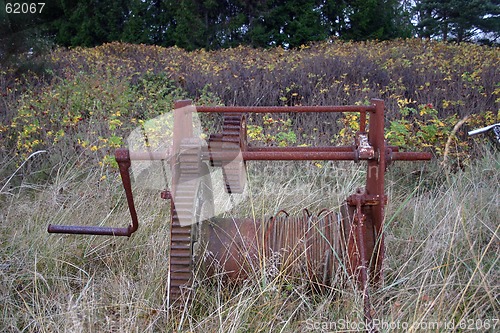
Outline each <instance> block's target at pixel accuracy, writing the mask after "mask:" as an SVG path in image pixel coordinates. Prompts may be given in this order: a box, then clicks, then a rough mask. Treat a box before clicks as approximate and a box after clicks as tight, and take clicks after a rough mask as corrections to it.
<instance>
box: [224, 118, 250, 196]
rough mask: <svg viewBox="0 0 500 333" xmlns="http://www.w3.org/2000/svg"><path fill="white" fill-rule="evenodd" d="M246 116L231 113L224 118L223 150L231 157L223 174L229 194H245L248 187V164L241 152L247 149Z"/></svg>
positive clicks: (225, 164) (225, 162)
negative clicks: (246, 186)
mask: <svg viewBox="0 0 500 333" xmlns="http://www.w3.org/2000/svg"><path fill="white" fill-rule="evenodd" d="M246 133H247V131H246V116H245V115H244V114H242V113H229V114H227V115H225V116H224V125H223V128H222V138H221V141H222V142H221V144H220V146H221V150H222V151H223V152H224V153H227V154H228V155H230V156H231V158H232V159H231V160H230V161H223V162H222V174H223V176H224V182H225V185H226V191H227V193H243V190H244V189H245V185H246V164H245V161H244V160H243V157H242V155H241V152H242V151H244V150H245V149H246V142H247V139H246Z"/></svg>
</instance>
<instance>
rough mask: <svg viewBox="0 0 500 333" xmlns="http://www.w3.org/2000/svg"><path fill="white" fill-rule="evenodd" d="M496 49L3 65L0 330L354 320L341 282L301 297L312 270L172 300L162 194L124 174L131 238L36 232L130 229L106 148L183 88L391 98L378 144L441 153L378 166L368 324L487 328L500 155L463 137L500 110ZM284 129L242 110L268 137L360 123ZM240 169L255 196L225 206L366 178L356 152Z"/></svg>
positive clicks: (272, 207)
mask: <svg viewBox="0 0 500 333" xmlns="http://www.w3.org/2000/svg"><path fill="white" fill-rule="evenodd" d="M498 52H499V51H498V49H495V48H487V47H480V46H477V45H468V44H461V45H455V44H445V43H437V42H430V41H421V40H407V41H402V40H400V41H392V42H381V43H377V42H367V43H344V42H340V41H331V42H326V43H319V44H314V45H311V46H304V47H303V48H300V49H297V50H283V49H279V48H278V49H270V50H259V49H249V48H244V47H241V48H235V49H230V50H221V51H217V52H204V51H197V52H193V53H187V52H185V51H183V50H180V49H177V48H170V49H164V48H159V47H154V46H145V45H127V44H120V43H112V44H106V45H103V46H100V47H96V48H92V49H80V48H77V49H74V50H63V49H57V50H54V51H52V52H51V53H49V54H48V55H46V56H44V57H42V58H40V59H37V60H36V61H35V60H33V59H27V60H26V59H25V60H24V61H25V63H24V64H23V63H21V65H20V66H19V67H18V68H17V69H16V68H14V67H13V68H7V69H0V92H1V94H0V313H1V320H0V331H1V332H37V333H38V332H336V331H339V332H342V331H349V330H351V331H356V329H357V328H361V327H360V325H362V323H363V300H362V298H361V296H360V291H359V290H358V289H357V287H356V286H355V285H353V284H352V283H351V284H350V283H349V282H347V283H346V284H345V286H344V287H342V288H336V287H335V288H330V289H329V290H327V291H326V292H324V293H323V294H313V293H311V292H310V290H309V284H308V282H307V281H302V282H300V281H299V282H295V283H293V284H291V283H290V282H288V281H287V280H286V279H285V278H284V277H283V276H282V275H280V274H277V275H275V276H274V278H270V276H269V275H267V272H260V271H256V272H255V276H254V277H253V278H252V279H250V280H249V281H246V282H245V283H242V284H241V285H237V286H230V285H225V284H222V283H221V282H220V281H218V280H217V279H212V280H211V281H205V280H204V281H202V282H201V283H200V285H199V287H198V288H197V289H196V290H195V291H194V293H193V295H192V296H193V302H192V303H191V304H190V305H189V306H187V307H186V308H184V309H180V310H176V311H169V310H168V309H167V308H166V307H165V293H166V276H167V262H168V252H167V248H168V234H169V226H168V221H169V218H170V217H169V206H168V202H166V201H163V200H162V199H161V198H160V196H159V191H158V189H154V190H153V189H147V188H143V187H141V186H138V185H140V184H135V185H136V186H135V194H136V201H137V206H138V213H139V217H140V229H139V230H138V231H137V232H136V233H135V234H134V235H133V236H132V237H130V238H129V239H127V238H111V237H102V236H74V235H73V236H72V235H54V234H48V233H47V231H46V229H47V225H48V224H49V223H52V224H78V225H107V226H126V225H127V224H128V223H129V219H130V218H129V214H128V210H127V206H126V200H125V195H124V191H123V189H122V187H121V181H120V178H119V174H118V172H117V170H116V169H115V168H113V166H112V165H113V163H112V162H113V161H112V158H111V157H110V156H112V152H113V150H114V149H115V148H117V147H120V146H123V145H124V144H125V138H126V137H127V135H128V134H129V133H130V131H131V130H132V129H134V128H136V127H137V126H140V125H141V124H142V123H144V121H145V120H147V119H150V118H153V117H155V116H157V115H159V114H161V113H162V112H164V111H165V110H170V109H171V107H172V103H173V101H174V100H175V99H180V98H191V99H193V100H194V101H195V102H196V103H197V104H212V105H213V104H225V105H231V104H238V105H299V104H300V105H328V104H336V105H340V104H363V103H366V102H367V100H369V99H370V98H382V99H384V101H385V102H386V107H387V119H386V120H387V122H386V131H387V132H386V133H391V134H390V135H389V134H388V138H389V139H392V140H397V142H398V144H399V143H401V144H402V145H403V146H404V147H405V148H407V149H410V150H431V151H432V152H433V156H434V159H433V160H432V161H431V162H428V163H420V162H419V163H410V162H395V163H394V164H393V165H392V166H391V169H390V171H389V172H388V176H387V177H388V178H387V181H386V192H387V194H388V196H389V204H388V206H387V209H386V230H385V235H386V246H387V251H386V258H385V263H384V272H385V280H384V283H383V285H382V286H381V287H380V288H379V289H377V290H371V301H372V304H373V310H374V313H373V316H374V318H376V320H377V321H378V324H379V329H380V331H381V332H394V331H396V332H452V331H458V332H473V331H479V332H496V331H498V330H499V329H500V328H499V327H500V323H499V322H498V320H499V319H500V316H499V312H500V311H499V310H500V298H499V295H500V290H499V289H500V283H499V282H500V281H499V265H498V258H499V252H500V242H499V223H498V220H499V219H498V217H499V216H500V204H499V199H500V195H499V194H500V193H499V186H498V184H499V183H500V156H499V154H498V149H496V148H495V147H493V146H491V145H488V144H486V143H485V142H484V141H483V140H481V139H479V138H476V139H470V138H467V137H466V131H467V130H468V129H471V128H474V127H477V126H479V125H489V124H492V123H495V122H499V121H500V113H499V112H498V110H499V105H500V99H499V98H498V97H499V95H500V79H499V72H498V54H499V53H498ZM20 59H21V58H20ZM21 60H22V59H21ZM21 60H20V61H21ZM21 62H22V61H21ZM4 111H5V112H4ZM465 116H470V118H469V120H468V121H467V122H466V124H464V126H462V127H460V128H459V129H457V131H456V132H453V131H452V129H453V127H454V125H455V124H456V123H457V122H458V121H459V120H460V119H463V118H464V117H465ZM205 121H208V125H207V127H216V126H215V125H214V124H215V122H211V121H214V120H213V119H208V120H205ZM288 121H289V120H288V119H281V118H280V119H270V118H269V117H268V118H262V119H254V123H253V127H249V131H250V133H251V134H252V135H253V137H250V139H251V140H253V141H254V143H262V142H263V141H264V142H266V143H267V144H272V145H275V146H277V145H293V144H308V145H311V144H318V143H321V144H325V143H333V144H339V143H351V142H352V133H353V131H351V132H349V131H344V132H342V131H341V128H343V126H344V125H352V124H353V118H348V117H347V116H345V115H340V116H339V117H337V118H333V119H325V118H318V117H317V118H307V119H306V120H300V119H292V120H291V121H290V122H288ZM205 124H207V123H205ZM266 124H267V125H266ZM307 126H309V127H307ZM448 138H451V139H450V140H449V141H448ZM446 142H449V148H450V150H449V155H448V156H447V158H448V162H447V164H445V165H444V166H443V164H442V162H443V159H444V156H443V155H444V154H443V152H444V150H445V146H444V144H445V143H446ZM249 177H250V183H249V190H248V196H247V197H246V198H245V199H244V200H243V201H242V202H241V203H240V204H239V205H238V207H236V208H235V209H233V210H232V211H231V212H229V213H228V214H233V215H234V216H240V217H241V216H246V217H248V216H253V217H256V218H261V217H262V216H269V215H273V214H275V213H277V211H279V210H280V209H286V210H287V211H289V212H290V213H291V214H299V213H300V212H301V210H302V209H303V208H309V209H311V211H319V209H321V208H325V207H326V208H329V209H331V210H333V211H338V210H339V208H340V205H341V204H342V202H343V200H345V198H346V197H347V196H348V195H349V194H352V193H353V192H354V191H355V189H356V188H357V187H359V186H363V181H364V177H365V169H363V164H362V163H361V165H356V164H354V163H324V162H321V161H315V162H310V163H305V162H304V163H303V162H300V163H297V164H290V163H270V164H264V163H257V162H255V163H249Z"/></svg>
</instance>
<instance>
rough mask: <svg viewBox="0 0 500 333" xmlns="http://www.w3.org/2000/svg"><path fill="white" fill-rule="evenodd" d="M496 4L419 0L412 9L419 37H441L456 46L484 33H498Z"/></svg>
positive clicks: (469, 0) (499, 18) (488, 1)
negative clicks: (417, 18)
mask: <svg viewBox="0 0 500 333" xmlns="http://www.w3.org/2000/svg"><path fill="white" fill-rule="evenodd" d="M499 5H500V1H498V0H494V1H491V0H442V1H433V0H420V1H418V3H417V5H416V6H415V10H416V12H417V14H418V17H419V23H418V25H417V27H418V32H419V35H420V36H421V37H427V38H431V37H440V38H441V39H442V40H444V41H447V40H449V39H453V40H456V41H458V42H461V41H465V40H470V39H471V37H472V36H474V35H477V33H478V31H482V32H483V33H488V32H492V33H494V34H497V35H498V34H499V32H500V30H499V29H500V16H499V15H500V6H499Z"/></svg>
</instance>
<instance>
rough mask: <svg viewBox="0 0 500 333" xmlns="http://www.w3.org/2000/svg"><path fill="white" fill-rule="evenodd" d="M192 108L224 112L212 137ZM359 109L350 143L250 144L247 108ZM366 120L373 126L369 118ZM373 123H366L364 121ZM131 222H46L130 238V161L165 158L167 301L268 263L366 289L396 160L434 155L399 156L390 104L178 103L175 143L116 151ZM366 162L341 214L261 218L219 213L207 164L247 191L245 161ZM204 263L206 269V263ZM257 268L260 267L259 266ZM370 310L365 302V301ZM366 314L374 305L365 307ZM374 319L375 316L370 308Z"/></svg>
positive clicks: (373, 279)
mask: <svg viewBox="0 0 500 333" xmlns="http://www.w3.org/2000/svg"><path fill="white" fill-rule="evenodd" d="M193 112H199V113H205V112H215V113H222V114H223V117H224V121H223V125H222V126H223V127H222V132H221V133H219V134H211V135H210V136H209V137H208V140H207V141H208V142H206V143H205V140H202V139H201V138H200V137H199V136H198V135H196V134H195V133H193V125H192V123H193V119H192V117H193ZM308 112H357V113H359V114H360V117H359V121H360V123H359V129H360V130H359V131H358V132H357V134H356V139H355V142H354V144H353V145H351V146H322V147H252V146H249V145H248V144H247V138H246V135H247V126H246V119H247V118H246V117H247V114H251V113H308ZM367 117H369V119H368V120H369V122H368V121H367ZM368 123H369V125H368ZM115 157H116V161H117V162H118V165H119V169H120V175H121V178H122V181H123V186H124V188H125V193H126V198H127V202H128V207H129V210H130V214H131V217H132V224H131V225H130V226H129V227H127V228H109V227H84V226H62V225H49V227H48V231H49V232H53V233H70V234H94V235H112V236H130V235H131V234H132V233H133V232H135V231H136V230H137V228H138V220H137V214H136V210H135V207H134V200H133V196H132V187H131V180H130V175H129V168H130V166H131V161H133V160H162V161H165V162H166V163H168V166H169V169H170V170H169V171H170V173H171V182H170V188H168V189H165V190H164V191H162V192H161V196H162V198H164V199H168V200H169V201H170V213H171V214H170V216H171V217H170V218H171V221H170V222H171V224H170V226H171V229H170V230H171V231H170V249H169V254H170V269H169V276H168V288H167V289H168V300H169V304H171V305H172V304H175V303H181V302H182V299H183V295H186V293H188V292H189V291H190V290H191V289H192V286H193V283H194V281H196V279H197V276H196V275H197V274H199V273H198V272H202V274H203V276H207V275H216V274H217V275H218V276H220V275H223V276H224V277H225V278H226V279H228V280H233V281H234V280H241V279H245V278H248V277H251V275H252V274H254V273H255V272H256V270H258V269H257V268H262V267H265V265H266V264H269V265H271V264H272V265H273V267H275V268H277V269H279V270H280V272H281V274H287V275H290V276H292V277H297V278H302V279H304V278H305V279H308V280H310V281H312V282H313V283H314V284H316V285H318V286H328V285H332V284H334V283H336V281H338V275H339V272H341V271H344V272H345V273H346V274H345V275H346V276H349V277H352V278H354V279H356V280H357V281H358V283H359V285H360V286H361V287H362V290H364V291H365V296H366V297H365V302H366V303H365V305H366V304H369V303H368V295H367V293H366V290H367V288H366V287H367V285H368V284H370V283H371V284H378V283H380V282H381V279H382V262H383V259H384V233H383V230H384V206H385V205H386V204H387V196H386V195H385V193H384V178H385V172H386V169H387V166H388V165H389V164H391V163H392V162H393V161H397V160H407V161H409V160H411V161H415V160H429V159H430V158H431V155H430V154H429V153H421V152H399V151H398V148H397V147H394V146H389V145H387V144H386V142H385V139H384V103H383V101H381V100H372V101H371V105H368V106H360V105H356V106H293V107H236V106H227V107H224V106H215V107H212V106H198V107H196V108H195V107H194V106H193V105H191V102H190V101H178V102H176V103H175V109H174V111H173V136H172V144H171V145H170V146H169V147H166V148H165V149H163V150H158V151H133V150H129V149H118V150H116V153H115ZM277 160H287V161H299V160H302V161H304V160H311V161H317V160H330V161H332V160H344V161H354V162H357V163H358V162H360V161H366V163H367V178H366V186H365V188H364V189H358V190H357V191H356V193H354V194H352V195H350V196H349V197H348V198H347V199H346V200H345V203H344V205H343V206H342V209H341V212H340V213H334V212H332V211H329V210H323V211H321V212H320V213H319V214H311V213H309V211H307V210H304V213H303V216H289V215H288V214H287V213H286V212H284V211H280V212H279V213H278V214H276V215H275V216H273V217H270V218H268V219H264V220H258V219H254V218H230V217H217V216H214V202H213V195H214V193H213V190H212V184H211V178H210V173H209V166H210V167H220V168H221V169H222V174H223V179H224V184H225V191H226V192H227V193H230V194H231V193H242V192H243V191H244V189H245V184H246V163H247V162H248V161H277ZM200 267H201V268H200ZM256 267H257V268H256ZM365 308H366V307H365ZM367 312H369V311H367ZM366 316H367V317H369V316H370V314H369V313H366Z"/></svg>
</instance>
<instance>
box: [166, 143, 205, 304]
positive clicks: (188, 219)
mask: <svg viewBox="0 0 500 333" xmlns="http://www.w3.org/2000/svg"><path fill="white" fill-rule="evenodd" d="M200 154H201V141H200V140H199V139H195V138H189V139H184V140H183V141H182V143H181V146H180V154H179V164H180V167H179V171H180V175H179V180H178V184H177V187H176V193H175V195H174V209H173V214H172V226H171V238H170V271H169V287H168V288H169V291H168V293H169V295H168V298H169V303H170V304H173V303H174V302H175V301H176V300H178V299H179V298H180V297H181V296H182V289H185V288H190V287H191V286H192V283H193V268H194V262H195V260H196V258H195V257H196V255H197V253H198V252H199V251H198V248H200V244H199V240H200V235H199V233H200V229H201V228H200V223H201V221H203V220H204V219H206V218H208V217H211V216H213V210H214V208H213V194H212V184H211V180H210V174H209V170H208V166H207V165H206V164H205V163H203V162H201V158H200Z"/></svg>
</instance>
